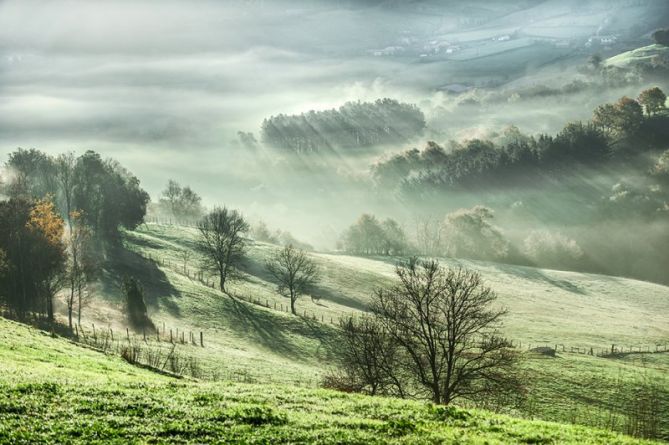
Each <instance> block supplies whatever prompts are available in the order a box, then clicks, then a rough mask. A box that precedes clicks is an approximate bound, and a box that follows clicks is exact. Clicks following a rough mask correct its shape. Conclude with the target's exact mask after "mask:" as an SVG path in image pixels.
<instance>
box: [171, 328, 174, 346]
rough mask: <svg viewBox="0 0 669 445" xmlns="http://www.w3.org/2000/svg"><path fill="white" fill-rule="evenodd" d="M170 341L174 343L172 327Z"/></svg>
mask: <svg viewBox="0 0 669 445" xmlns="http://www.w3.org/2000/svg"><path fill="white" fill-rule="evenodd" d="M170 343H174V339H173V337H172V329H170Z"/></svg>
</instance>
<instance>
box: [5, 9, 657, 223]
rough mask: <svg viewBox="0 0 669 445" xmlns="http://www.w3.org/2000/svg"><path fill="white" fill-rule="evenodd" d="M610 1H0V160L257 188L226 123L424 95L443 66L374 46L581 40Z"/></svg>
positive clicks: (224, 196) (212, 187)
mask: <svg viewBox="0 0 669 445" xmlns="http://www.w3.org/2000/svg"><path fill="white" fill-rule="evenodd" d="M584 3H585V4H587V6H588V7H587V8H585V9H584V10H586V12H585V13H582V7H583V5H584ZM614 3H615V4H616V6H615V7H612V6H609V5H610V4H611V3H610V2H604V1H602V0H590V1H587V2H583V1H575V0H568V1H557V0H550V1H546V2H535V3H533V2H527V1H520V0H509V1H507V2H498V1H494V2H491V1H485V0H478V1H476V2H459V1H450V2H449V1H444V2H440V1H415V2H401V1H374V0H368V1H362V0H360V1H354V0H348V1H345V0H339V1H337V0H331V1H326V0H322V1H313V0H312V1H306V0H305V1H287V0H277V1H263V0H256V1H253V0H229V1H195V0H193V1H169V0H160V1H158V0H155V1H150V0H136V1H135V0H120V1H95V0H87V1H35V0H4V1H3V0H0V155H1V156H2V158H3V159H5V158H6V154H7V153H9V152H10V151H12V150H14V149H15V148H16V147H19V146H20V147H24V148H29V147H36V148H39V149H42V150H44V151H46V152H49V153H57V152H61V151H63V150H75V151H77V152H79V153H81V152H83V151H84V150H86V149H94V150H97V151H99V152H101V153H103V154H104V155H105V156H113V157H114V158H116V159H118V160H119V161H120V162H121V163H122V164H124V165H126V166H127V167H128V168H129V169H130V170H131V171H133V172H134V173H135V174H136V175H137V176H138V177H139V178H140V179H141V180H142V183H143V185H144V186H145V187H146V188H147V190H148V191H149V192H150V193H151V194H152V195H153V196H155V195H156V194H157V193H158V191H159V190H160V189H161V187H162V185H163V184H164V183H165V182H166V180H167V178H168V177H173V178H175V179H177V180H179V181H181V182H183V183H190V184H191V185H193V186H194V188H195V189H196V190H198V191H199V192H200V193H201V194H202V195H203V196H204V198H205V200H206V202H207V203H209V204H211V203H213V202H222V201H223V202H229V201H234V198H233V197H232V196H231V195H232V192H229V190H231V189H232V188H234V187H243V188H248V189H249V190H251V189H253V190H257V189H259V188H262V186H263V185H264V184H263V182H262V180H260V179H259V178H258V175H257V172H254V162H255V161H254V159H253V158H252V157H251V158H249V157H248V156H240V153H239V151H240V150H243V148H241V147H240V146H239V145H237V144H235V143H234V139H235V138H236V132H237V131H238V130H243V131H252V132H254V133H256V135H257V134H258V130H259V127H260V123H261V122H262V119H263V118H265V117H268V116H270V115H272V114H277V113H293V112H301V111H307V110H309V109H324V108H329V107H333V106H338V105H341V104H342V103H343V102H345V101H347V100H359V99H360V100H367V99H377V98H380V97H386V96H387V97H393V98H396V99H400V100H410V101H415V102H417V103H421V104H425V103H429V101H430V100H432V99H431V98H432V97H433V96H432V95H433V94H434V90H435V87H438V86H439V85H442V84H447V83H448V82H449V81H451V79H450V77H449V75H448V74H447V73H448V71H447V69H448V67H451V66H457V64H441V65H440V64H438V63H433V64H427V63H420V62H421V60H420V57H419V56H418V55H417V54H408V53H404V55H403V56H401V57H373V56H372V55H371V54H372V52H373V51H374V50H377V49H384V48H388V47H393V46H398V45H404V46H407V47H408V46H411V45H413V46H414V47H419V48H420V45H422V44H423V41H424V42H427V43H426V44H429V43H430V42H434V41H437V40H438V41H447V40H448V41H455V42H458V41H465V40H466V39H472V38H474V39H479V38H482V39H489V38H490V36H495V35H499V34H500V33H506V32H511V31H514V30H525V31H526V32H528V33H529V32H532V33H536V32H544V31H545V30H549V31H550V33H552V34H555V35H566V36H568V37H569V36H573V37H584V36H587V35H590V34H592V33H595V32H598V29H602V26H608V25H607V24H611V23H613V24H615V23H616V20H615V19H616V16H615V13H614V12H615V11H617V10H619V8H621V7H622V6H620V5H622V4H623V3H621V2H614ZM666 3H667V2H666V1H664V0H656V1H649V2H639V4H640V5H641V6H638V7H634V8H632V9H631V10H629V11H626V12H625V14H626V15H625V17H630V14H632V15H633V14H639V17H645V16H644V14H646V16H647V15H651V16H652V15H653V14H650V13H648V11H649V6H648V5H651V6H653V5H654V7H657V5H661V4H666ZM519 5H520V6H519ZM612 11H613V12H612ZM630 11H631V12H630ZM655 15H657V14H655ZM481 17H485V19H486V20H487V22H486V23H487V25H486V26H485V27H483V29H482V28H481V27H480V26H479V25H478V23H479V22H478V21H477V20H478V19H480V18H481ZM556 17H557V18H556ZM644 20H648V19H645V18H644ZM470 22H471V23H470ZM627 25H629V24H626V25H625V26H627ZM537 29H539V30H540V31H537ZM549 31H546V32H549ZM426 51H427V50H426ZM521 62H525V61H521ZM520 65H522V63H521V64H520ZM445 69H446V70H445ZM252 205H254V204H253V203H252ZM255 205H259V204H258V203H255ZM276 207H277V208H280V209H283V210H277V211H286V207H285V203H276ZM356 211H357V210H356Z"/></svg>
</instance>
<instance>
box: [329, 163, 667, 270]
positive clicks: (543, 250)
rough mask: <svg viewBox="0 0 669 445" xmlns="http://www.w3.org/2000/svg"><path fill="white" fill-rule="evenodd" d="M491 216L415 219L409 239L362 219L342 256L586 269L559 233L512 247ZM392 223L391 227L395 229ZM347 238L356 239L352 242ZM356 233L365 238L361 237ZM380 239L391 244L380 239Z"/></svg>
mask: <svg viewBox="0 0 669 445" xmlns="http://www.w3.org/2000/svg"><path fill="white" fill-rule="evenodd" d="M668 158H669V156H668ZM494 216H495V213H494V211H493V210H492V209H491V208H489V207H485V206H482V205H477V206H474V207H471V208H464V209H458V210H455V211H453V212H450V213H448V214H446V215H445V216H444V217H442V218H438V217H429V216H426V217H419V218H416V219H415V221H414V223H415V225H414V227H413V230H412V231H411V235H412V236H411V237H408V236H406V235H405V232H404V231H403V230H401V229H400V230H399V231H393V232H389V231H388V232H383V230H382V229H383V225H382V224H379V223H378V219H377V218H376V217H374V216H372V215H362V216H361V217H360V218H359V219H358V221H357V222H356V223H354V224H353V225H352V226H351V227H350V228H349V229H348V230H347V231H346V232H345V233H344V236H343V241H342V243H341V244H342V247H343V248H344V250H345V251H346V252H348V253H351V254H354V255H381V254H396V255H406V254H416V255H421V256H428V257H444V256H446V257H454V258H468V259H477V260H488V261H503V262H511V263H516V264H525V265H540V266H543V267H555V268H563V269H570V268H583V267H586V266H588V264H587V256H586V254H585V252H584V251H583V249H582V248H581V246H580V245H579V244H578V243H577V241H576V240H574V239H572V238H569V237H568V236H566V235H564V234H562V233H560V232H554V231H549V230H533V231H531V232H530V233H529V234H528V235H527V236H526V237H525V238H524V239H521V240H518V242H513V241H511V240H510V239H509V238H507V236H506V235H505V234H504V232H503V231H502V230H501V229H500V228H499V227H497V226H495V225H494V224H493V220H494ZM391 221H392V220H391ZM393 223H394V224H393V227H400V226H399V225H398V224H397V223H395V222H394V221H393ZM351 233H355V234H356V235H357V236H355V237H351ZM360 233H367V235H366V236H360V235H358V234H360ZM379 234H384V236H385V237H390V238H391V239H390V240H387V239H384V238H379ZM392 237H395V239H393V238H392ZM368 239H372V240H378V239H381V240H382V241H383V242H379V244H378V246H382V247H381V248H380V249H378V250H377V249H373V248H372V249H368V248H366V247H365V246H367V245H368V244H367V242H366V241H365V240H368ZM353 240H355V242H353ZM393 244H397V245H401V246H402V248H401V250H397V251H394V250H392V249H391V250H389V251H388V250H384V247H383V246H386V245H393ZM372 246H374V244H372ZM388 252H390V253H388Z"/></svg>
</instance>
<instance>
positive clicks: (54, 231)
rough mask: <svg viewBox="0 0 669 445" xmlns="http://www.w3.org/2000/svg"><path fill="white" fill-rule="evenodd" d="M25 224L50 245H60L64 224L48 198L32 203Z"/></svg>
mask: <svg viewBox="0 0 669 445" xmlns="http://www.w3.org/2000/svg"><path fill="white" fill-rule="evenodd" d="M26 226H27V227H28V229H30V230H31V231H33V232H39V233H40V234H41V235H42V236H44V238H45V239H46V240H47V241H48V242H49V244H51V245H52V246H54V247H61V246H62V240H63V232H64V229H65V224H64V222H63V218H61V217H60V216H59V215H58V213H57V212H56V211H55V206H54V205H53V202H51V201H50V200H49V199H42V200H39V201H37V202H36V203H35V204H34V205H33V208H32V210H31V211H30V218H29V219H28V222H27V223H26Z"/></svg>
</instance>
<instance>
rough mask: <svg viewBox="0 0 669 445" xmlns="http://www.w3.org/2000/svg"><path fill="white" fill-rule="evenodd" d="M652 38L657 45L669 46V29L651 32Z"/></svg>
mask: <svg viewBox="0 0 669 445" xmlns="http://www.w3.org/2000/svg"><path fill="white" fill-rule="evenodd" d="M653 40H655V43H657V44H658V45H664V46H669V29H658V30H657V31H655V32H654V33H653Z"/></svg>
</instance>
